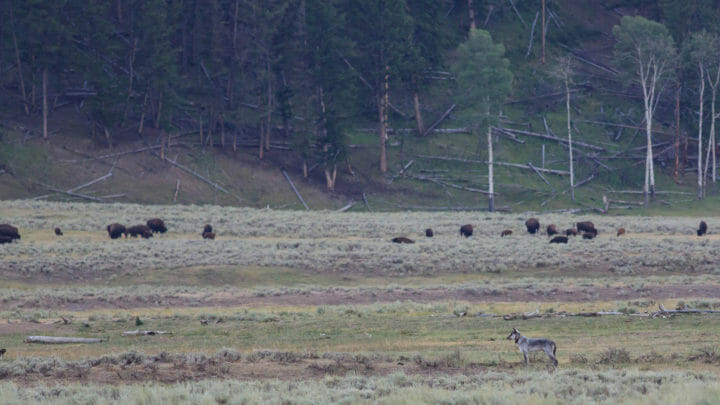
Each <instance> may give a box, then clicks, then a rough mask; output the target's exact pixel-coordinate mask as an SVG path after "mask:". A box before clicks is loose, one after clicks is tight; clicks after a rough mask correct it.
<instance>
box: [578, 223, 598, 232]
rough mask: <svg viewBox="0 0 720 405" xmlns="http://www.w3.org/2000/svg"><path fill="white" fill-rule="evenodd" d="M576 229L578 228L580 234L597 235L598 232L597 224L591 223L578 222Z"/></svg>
mask: <svg viewBox="0 0 720 405" xmlns="http://www.w3.org/2000/svg"><path fill="white" fill-rule="evenodd" d="M575 228H577V230H578V232H594V233H597V230H596V229H595V224H593V223H592V222H590V221H583V222H578V223H577V224H575Z"/></svg>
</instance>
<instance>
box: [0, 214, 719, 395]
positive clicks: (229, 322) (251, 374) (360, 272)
mask: <svg viewBox="0 0 720 405" xmlns="http://www.w3.org/2000/svg"><path fill="white" fill-rule="evenodd" d="M152 217H161V218H163V219H164V220H165V222H166V224H167V226H168V228H169V230H168V232H167V234H164V235H155V237H153V238H151V239H148V240H144V239H134V238H128V239H124V238H122V239H117V240H110V239H109V238H108V236H107V232H106V231H105V227H106V226H107V225H108V224H110V223H112V222H120V223H124V224H127V225H133V224H139V223H144V222H145V220H147V219H149V218H152ZM527 217H529V215H521V214H487V213H475V212H455V213H337V212H299V211H274V210H258V209H241V208H229V207H218V206H141V205H130V204H122V205H120V204H117V205H115V204H81V203H48V202H33V201H5V202H3V204H2V208H0V223H10V224H13V225H15V226H17V227H19V228H20V233H21V235H22V239H21V240H20V241H19V242H16V243H11V244H4V245H0V280H2V282H0V348H5V349H7V353H6V354H5V355H4V356H3V357H2V358H0V403H28V402H36V403H53V404H54V403H110V402H123V403H158V402H175V403H313V404H317V403H408V404H409V403H419V402H424V403H447V404H455V403H458V404H460V403H480V404H485V403H487V404H506V403H507V404H512V403H519V402H521V401H522V402H526V403H530V404H545V403H558V402H560V403H591V402H592V403H613V404H614V403H633V404H634V403H677V404H684V403H688V404H691V403H692V404H695V403H713V402H716V401H717V399H718V398H720V369H719V367H720V347H719V344H718V342H719V341H718V338H717V336H718V334H719V333H720V314H715V313H713V312H712V311H714V310H720V266H719V264H720V261H719V260H718V259H717V253H718V251H719V249H718V248H720V232H718V231H717V230H718V229H720V218H718V217H705V218H702V219H704V220H705V221H706V222H707V223H708V225H709V231H710V233H709V234H708V235H706V236H704V237H697V236H696V235H695V229H697V225H698V223H699V221H700V219H701V218H689V217H631V216H594V215H587V216H586V215H582V216H576V215H568V214H547V215H537V218H538V219H539V220H540V222H541V225H542V228H543V229H544V227H545V225H548V224H550V223H554V224H555V225H557V227H558V229H563V230H564V229H565V228H569V227H571V226H572V225H573V223H575V222H577V221H584V220H590V221H593V222H594V223H595V226H596V227H597V229H598V230H599V234H598V237H597V238H596V239H593V240H584V239H582V238H570V241H569V243H568V244H567V245H556V244H549V243H548V240H549V238H548V237H547V236H545V235H544V234H542V235H529V234H528V233H527V232H526V231H525V229H524V228H525V226H524V221H525V219H527ZM206 223H210V224H212V225H213V227H214V228H215V231H216V233H217V238H216V239H215V240H203V239H202V237H201V236H200V233H201V231H202V227H203V225H204V224H206ZM463 224H472V225H473V226H474V228H475V229H474V234H473V236H471V237H469V238H464V237H461V236H460V234H459V228H460V226H461V225H463ZM56 226H58V227H60V228H62V229H63V232H64V235H63V236H61V237H57V236H55V235H54V234H53V232H52V230H53V228H54V227H56ZM619 227H624V228H625V229H626V230H627V234H626V235H623V236H620V237H617V236H615V231H616V229H617V228H619ZM426 228H432V229H433V230H434V232H435V237H433V238H426V237H425V236H424V230H425V229H426ZM504 229H511V230H512V231H513V234H512V235H510V236H507V237H503V238H501V237H500V233H501V232H502V231H503V230H504ZM396 236H406V237H409V238H411V239H414V240H415V243H414V244H395V243H391V242H390V240H391V239H392V238H393V237H396ZM660 305H662V306H663V307H664V308H666V309H668V310H672V309H684V308H690V309H700V310H706V311H708V312H707V313H702V314H668V313H661V314H657V313H655V314H653V313H654V312H655V311H657V310H658V308H659V306H660ZM590 312H603V313H612V314H607V315H602V316H574V315H576V314H579V313H590ZM523 314H525V315H526V316H525V318H528V319H523ZM527 314H530V316H527ZM503 315H512V316H509V317H508V318H512V319H510V320H506V319H504V317H503ZM651 315H656V316H651ZM513 327H516V328H518V329H520V331H522V332H523V333H524V334H526V335H528V336H531V337H548V338H552V339H553V340H554V341H555V342H556V343H557V345H558V353H557V354H558V359H559V361H560V365H559V367H558V368H557V369H555V368H553V367H552V366H551V365H550V363H549V362H548V361H547V358H544V357H542V356H540V355H533V356H531V362H530V365H529V366H525V365H524V364H522V355H521V354H520V353H519V352H518V351H517V348H516V346H515V345H514V344H513V342H511V341H508V340H505V337H506V336H507V335H508V334H509V332H510V330H511V328H513ZM136 329H138V330H151V331H166V332H170V333H168V334H159V335H148V336H122V333H123V332H125V331H133V330H136ZM33 335H43V336H72V337H94V338H101V339H103V341H102V342H100V343H91V344H61V345H43V344H30V343H25V342H24V341H25V339H26V338H27V337H28V336H33Z"/></svg>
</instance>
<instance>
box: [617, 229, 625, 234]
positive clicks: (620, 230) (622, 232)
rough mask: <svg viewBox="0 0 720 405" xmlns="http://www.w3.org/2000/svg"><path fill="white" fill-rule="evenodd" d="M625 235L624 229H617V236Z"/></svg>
mask: <svg viewBox="0 0 720 405" xmlns="http://www.w3.org/2000/svg"><path fill="white" fill-rule="evenodd" d="M620 235H625V228H618V231H617V236H620Z"/></svg>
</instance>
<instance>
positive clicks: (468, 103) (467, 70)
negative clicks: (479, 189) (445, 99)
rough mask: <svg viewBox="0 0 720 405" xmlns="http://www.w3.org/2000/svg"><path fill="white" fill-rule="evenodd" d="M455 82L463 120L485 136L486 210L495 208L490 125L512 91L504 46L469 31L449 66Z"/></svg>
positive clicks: (482, 31) (490, 38) (480, 33)
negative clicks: (486, 156) (486, 160)
mask: <svg viewBox="0 0 720 405" xmlns="http://www.w3.org/2000/svg"><path fill="white" fill-rule="evenodd" d="M452 70H453V72H454V73H455V77H456V82H457V92H456V95H455V98H456V100H457V104H458V105H459V106H460V110H461V114H462V115H463V118H464V119H465V120H466V121H467V122H468V124H469V126H470V127H471V128H473V132H475V133H476V134H487V143H488V172H489V173H488V178H489V189H488V192H489V195H488V206H489V210H490V211H494V209H495V197H494V183H493V164H492V162H493V155H492V137H491V132H490V129H491V124H492V122H494V121H495V119H496V117H497V116H498V114H499V112H500V108H501V106H502V103H503V101H505V99H506V98H507V96H508V94H509V93H510V90H511V89H512V80H513V75H512V72H511V71H510V61H509V60H507V59H505V47H504V46H503V45H502V44H495V43H494V42H493V40H492V37H491V36H490V33H488V32H487V31H484V30H472V31H470V36H469V37H468V40H467V41H466V42H464V43H462V44H461V45H460V46H459V47H458V48H457V62H456V63H455V65H453V67H452Z"/></svg>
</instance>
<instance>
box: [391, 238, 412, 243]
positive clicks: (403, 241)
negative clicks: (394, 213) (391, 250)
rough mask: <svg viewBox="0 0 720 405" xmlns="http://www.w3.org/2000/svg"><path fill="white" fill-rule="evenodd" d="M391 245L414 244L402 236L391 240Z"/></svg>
mask: <svg viewBox="0 0 720 405" xmlns="http://www.w3.org/2000/svg"><path fill="white" fill-rule="evenodd" d="M392 241H393V243H415V241H414V240H412V239H409V238H406V237H404V236H398V237H397V238H393V239H392Z"/></svg>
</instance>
